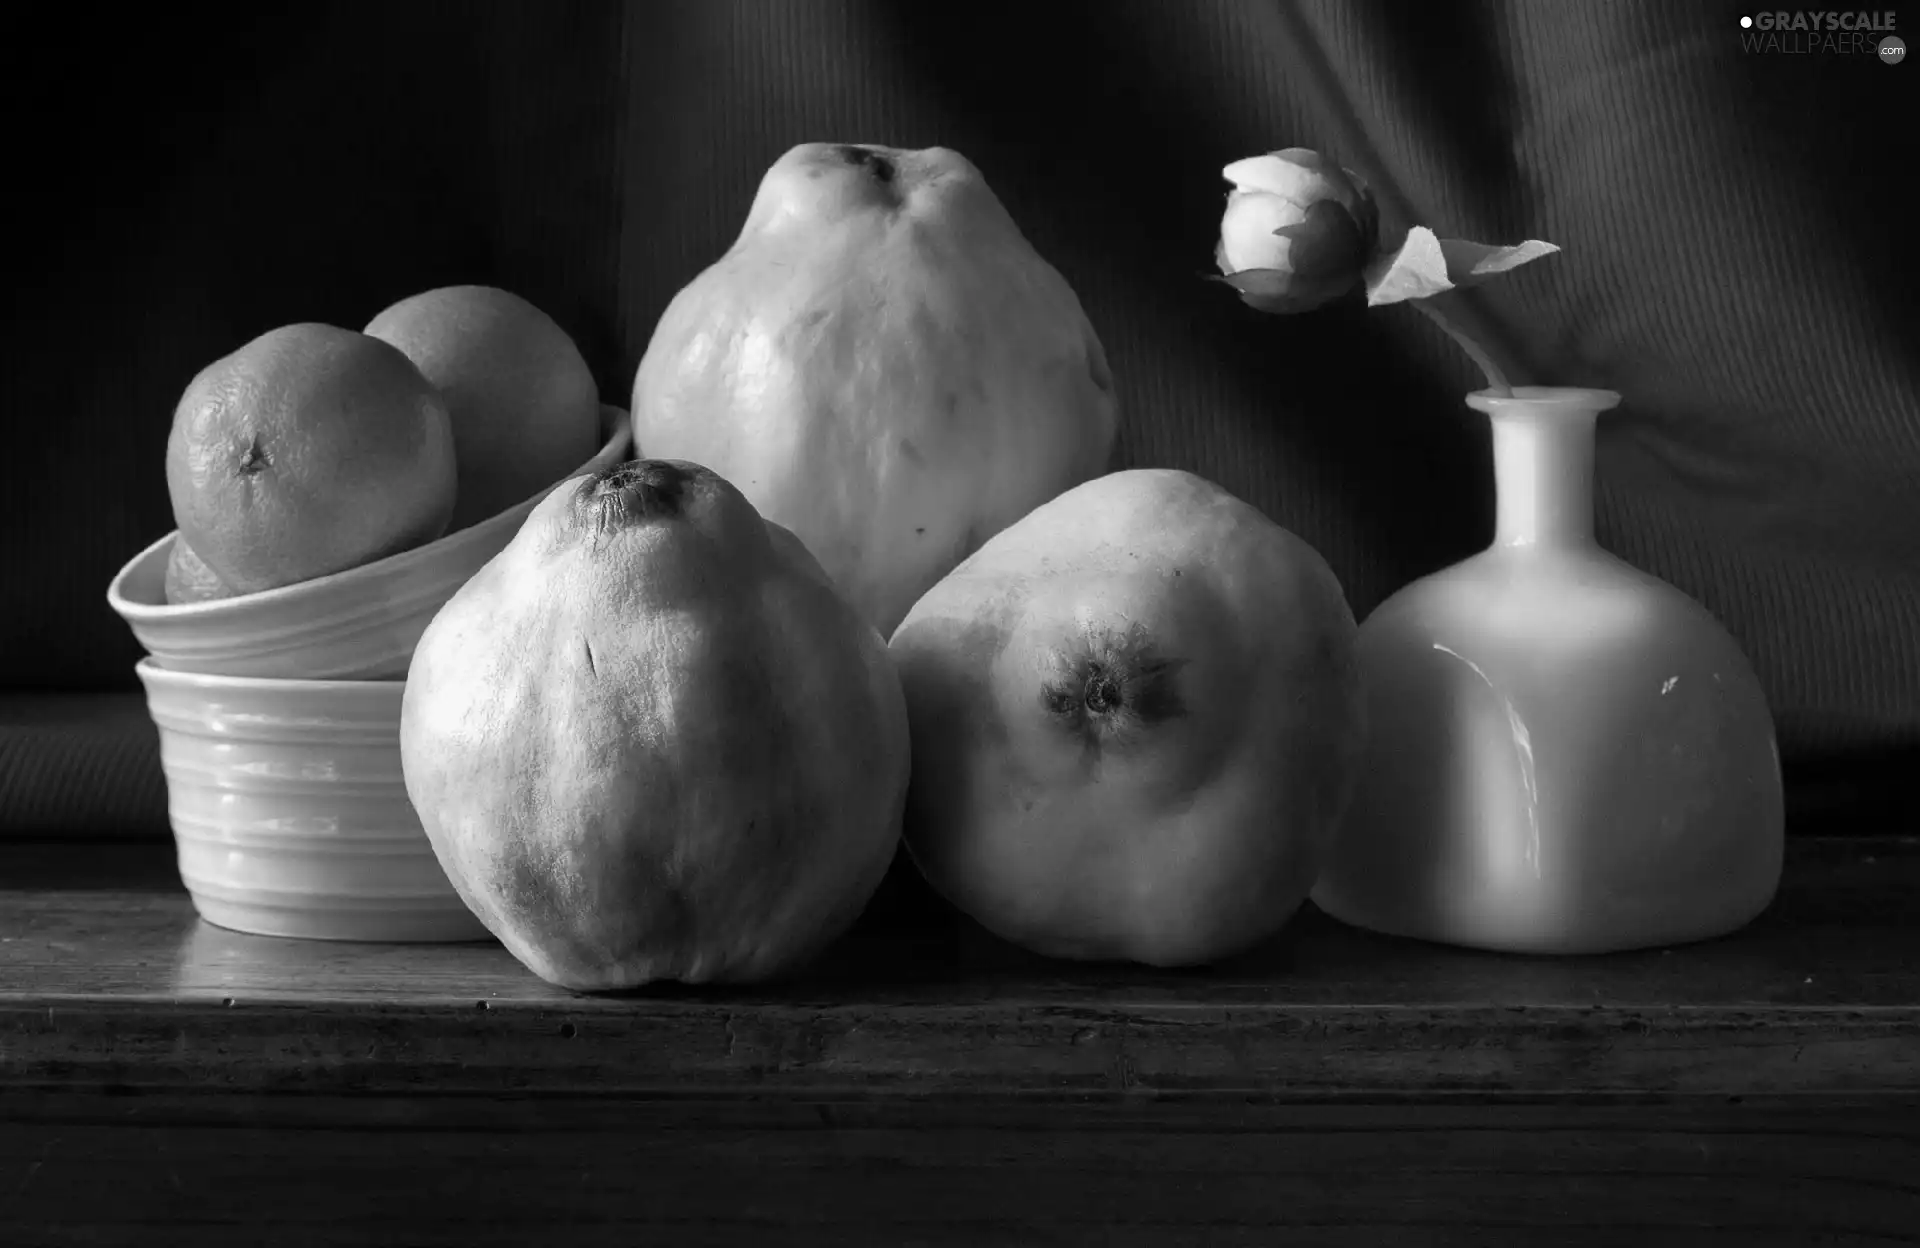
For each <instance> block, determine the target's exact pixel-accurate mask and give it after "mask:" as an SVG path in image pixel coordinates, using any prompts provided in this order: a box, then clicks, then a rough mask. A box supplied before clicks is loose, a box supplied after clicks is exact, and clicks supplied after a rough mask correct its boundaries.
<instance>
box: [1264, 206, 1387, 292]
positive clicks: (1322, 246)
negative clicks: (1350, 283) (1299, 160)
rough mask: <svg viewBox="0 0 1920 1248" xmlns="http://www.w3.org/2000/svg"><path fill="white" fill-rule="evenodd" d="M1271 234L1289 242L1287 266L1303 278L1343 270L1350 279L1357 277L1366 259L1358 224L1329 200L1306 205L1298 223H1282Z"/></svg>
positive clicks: (1328, 274) (1323, 275)
mask: <svg viewBox="0 0 1920 1248" xmlns="http://www.w3.org/2000/svg"><path fill="white" fill-rule="evenodd" d="M1274 233H1275V234H1277V235H1279V236H1280V237H1281V238H1283V239H1287V240H1289V241H1291V242H1292V244H1293V245H1292V247H1291V248H1290V249H1289V250H1288V251H1287V253H1286V255H1287V267H1288V268H1289V269H1292V270H1293V271H1294V272H1295V273H1298V274H1299V275H1300V276H1302V277H1311V278H1321V277H1332V276H1333V275H1335V274H1337V273H1344V274H1346V275H1347V277H1348V278H1349V279H1353V278H1357V276H1358V275H1359V272H1360V266H1361V265H1362V264H1363V263H1364V262H1365V260H1366V255H1367V248H1366V245H1365V243H1364V242H1363V241H1362V240H1361V237H1360V227H1359V226H1358V225H1356V224H1354V220H1353V217H1352V216H1351V215H1350V214H1349V213H1348V212H1347V210H1346V209H1345V208H1342V207H1341V206H1340V205H1339V204H1337V203H1335V202H1334V201H1333V200H1330V199H1323V200H1321V201H1320V202H1319V203H1317V204H1315V205H1313V206H1312V207H1311V208H1308V209H1307V213H1306V219H1305V220H1303V221H1301V222H1300V223H1299V224H1298V225H1288V226H1282V227H1281V228H1280V229H1277V230H1275V231H1274Z"/></svg>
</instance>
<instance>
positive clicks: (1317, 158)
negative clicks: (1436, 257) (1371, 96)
mask: <svg viewBox="0 0 1920 1248" xmlns="http://www.w3.org/2000/svg"><path fill="white" fill-rule="evenodd" d="M1222 173H1223V174H1224V175H1225V177H1226V179H1227V181H1229V182H1231V183H1233V190H1231V191H1229V192H1228V193H1227V209H1226V213H1225V214H1224V215H1223V216H1222V217H1221V219H1220V246H1219V247H1218V248H1217V249H1216V251H1215V253H1214V260H1215V262H1216V263H1217V264H1218V265H1219V266H1220V272H1221V273H1222V274H1224V275H1225V276H1224V278H1223V280H1224V281H1226V282H1227V284H1229V285H1230V286H1232V287H1234V289H1236V290H1238V291H1239V292H1240V297H1241V298H1242V299H1243V300H1245V301H1246V302H1247V303H1248V304H1249V305H1250V306H1252V307H1255V308H1258V309H1259V310H1260V311H1262V312H1305V311H1307V310H1309V309H1311V308H1317V307H1319V306H1320V305H1321V304H1324V303H1328V302H1330V301H1332V300H1334V299H1337V298H1339V297H1340V296H1341V295H1344V294H1346V293H1347V292H1348V291H1350V290H1352V289H1353V288H1354V287H1356V286H1358V285H1359V284H1360V283H1361V280H1362V277H1361V274H1362V270H1363V269H1364V268H1365V267H1366V264H1367V261H1368V260H1369V259H1371V258H1372V255H1373V251H1374V248H1375V246H1376V245H1377V243H1378V239H1379V232H1380V214H1379V211H1378V209H1376V208H1375V207H1374V203H1373V196H1372V195H1371V194H1370V193H1368V191H1367V187H1366V183H1365V182H1363V181H1361V179H1360V178H1359V176H1358V175H1356V174H1354V173H1353V172H1351V171H1350V170H1346V169H1342V168H1341V167H1340V166H1339V165H1336V164H1334V163H1333V162H1332V161H1330V160H1327V159H1325V158H1324V157H1322V156H1321V155H1320V154H1319V153H1318V152H1314V151H1311V150H1309V149H1307V148H1304V147H1289V148H1287V149H1285V150H1284V151H1279V152H1270V153H1268V154H1267V155H1265V156H1251V157H1248V158H1247V159H1245V160H1236V161H1234V162H1233V163H1232V164H1230V165H1228V166H1227V167H1226V168H1225V169H1224V170H1222Z"/></svg>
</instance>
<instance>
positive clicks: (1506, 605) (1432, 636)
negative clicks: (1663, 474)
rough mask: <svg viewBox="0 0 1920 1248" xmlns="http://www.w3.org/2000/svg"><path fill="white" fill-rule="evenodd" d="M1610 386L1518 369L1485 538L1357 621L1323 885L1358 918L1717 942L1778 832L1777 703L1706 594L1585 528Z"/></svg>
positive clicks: (1374, 922) (1418, 928) (1556, 935)
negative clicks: (1521, 381) (1356, 742)
mask: <svg viewBox="0 0 1920 1248" xmlns="http://www.w3.org/2000/svg"><path fill="white" fill-rule="evenodd" d="M1619 399H1620V396H1619V395H1618V394H1616V393H1614V392H1612V391H1608V390H1592V389H1579V388H1566V387H1542V386H1521V387H1515V388H1514V390H1513V392H1512V394H1510V395H1506V394H1499V393H1496V392H1494V391H1491V390H1487V391H1480V392H1476V393H1474V394H1471V395H1468V396H1467V404H1468V406H1470V407H1473V408H1475V409H1477V410H1479V411H1481V412H1485V413H1486V414H1487V415H1488V417H1489V418H1490V419H1491V422H1492V427H1493V453H1494V475H1495V482H1496V488H1497V490H1498V510H1497V515H1498V519H1497V522H1496V531H1495V537H1494V541H1493V544H1492V545H1491V546H1489V547H1488V548H1487V549H1486V550H1485V551H1483V552H1481V553H1480V554H1477V555H1475V556H1473V557H1471V558H1469V559H1466V560H1464V561H1463V562H1461V563H1458V564H1455V565H1453V566H1452V567H1450V568H1446V569H1444V570H1442V571H1440V572H1437V573H1434V574H1433V575H1431V576H1427V577H1424V578H1422V579H1420V580H1418V581H1415V582H1413V583H1412V584H1410V585H1408V586H1406V587H1405V588H1404V589H1402V590H1400V591H1399V592H1398V593H1396V594H1395V595H1393V597H1391V598H1389V599H1388V600H1387V601H1386V602H1384V603H1382V604H1381V605H1380V606H1379V607H1378V608H1377V609H1376V610H1375V611H1374V612H1373V613H1372V614H1371V615H1369V616H1368V617H1367V619H1366V621H1365V622H1364V623H1363V625H1362V626H1361V629H1360V638H1359V659H1360V668H1361V674H1362V680H1363V683H1364V686H1365V690H1366V700H1367V714H1368V721H1369V728H1368V745H1367V753H1366V761H1365V763H1364V765H1363V768H1362V772H1361V775H1362V779H1361V783H1360V785H1359V788H1358V790H1357V791H1356V794H1355V796H1354V799H1353V802H1352V804H1351V806H1350V807H1349V811H1348V815H1347V818H1346V821H1345V823H1344V825H1343V827H1342V830H1341V834H1340V836H1339V837H1337V838H1336V843H1335V845H1334V846H1333V847H1332V849H1331V853H1330V857H1329V860H1328V864H1327V866H1326V868H1325V870H1324V872H1323V874H1322V875H1321V877H1320V880H1319V882H1318V884H1317V885H1316V887H1315V888H1314V891H1313V900H1314V902H1315V904H1316V905H1318V906H1319V907H1320V908H1321V909H1323V910H1325V911H1327V912H1328V913H1330V914H1332V915H1333V916H1334V917H1336V918H1338V919H1340V920H1342V921H1344V922H1347V923H1350V924H1352V925H1354V926H1357V927H1363V928H1368V929H1372V930H1375V931H1379V932H1383V933H1387V934H1390V935H1396V936H1408V937H1415V938H1419V939H1425V940H1432V941H1439V942H1444V943H1449V944H1456V945H1464V946H1469V947H1475V948H1483V949H1494V950H1501V951H1508V952H1522V953H1547V954H1577V953H1600V952H1608V951H1615V950H1623V949H1634V948H1645V947H1651V946H1658V945H1670V944H1678V943H1682V942H1686V941H1693V940H1702V939H1708V938H1711V937H1714V936H1719V935H1724V934H1725V933H1727V932H1730V931H1733V930H1734V929H1736V928H1739V927H1741V926H1743V925H1745V924H1746V923H1747V922H1749V921H1750V920H1752V919H1753V918H1754V917H1755V916H1757V915H1758V914H1759V913H1760V912H1761V911H1763V910H1764V909H1765V908H1766V907H1767V906H1768V904H1769V903H1770V902H1771V901H1772V899H1773V896H1774V893H1775V891H1776V889H1777V888H1778V885H1779V879H1780V868H1781V859H1782V855H1783V851H1784V848H1785V838H1784V832H1785V818H1784V808H1783V798H1782V793H1781V780H1780V761H1779V753H1778V750H1777V748H1776V745H1775V740H1774V730H1773V720H1772V716H1771V714H1770V713H1769V711H1768V708H1767V704H1766V698H1765V696H1764V694H1763V692H1762V691H1761V688H1760V684H1759V681H1758V679H1757V678H1756V676H1755V675H1754V672H1753V669H1752V667H1751V665H1750V664H1749V663H1748V662H1747V659H1746V656H1745V655H1744V654H1743V653H1742V652H1741V650H1740V647H1739V645H1738V643H1737V642H1736V641H1735V640H1734V638H1733V637H1732V635H1731V634H1729V633H1728V632H1727V630H1726V629H1725V628H1723V627H1722V626H1721V625H1720V623H1719V622H1718V621H1717V620H1716V619H1715V618H1714V617H1713V616H1712V615H1711V614H1710V613H1709V612H1708V611H1707V610H1706V609H1705V608H1703V607H1702V606H1701V605H1700V604H1698V603H1697V602H1695V601H1694V600H1693V599H1691V598H1689V597H1687V596H1686V595H1685V594H1683V593H1681V592H1680V591H1679V590H1678V589H1675V588H1674V587H1673V586H1671V585H1668V584H1667V583H1666V582H1664V581H1661V580H1659V579H1657V578H1655V577H1653V576H1650V575H1648V574H1647V573H1645V572H1642V571H1640V570H1639V569H1637V568H1635V567H1633V566H1632V565H1630V564H1628V563H1626V562H1624V561H1623V560H1621V559H1619V558H1616V557H1615V556H1613V555H1611V554H1609V553H1608V552H1607V551H1605V550H1604V549H1602V548H1601V547H1600V546H1599V545H1598V544H1597V543H1596V541H1595V540H1594V536H1593V502H1592V482H1593V450H1594V429H1595V424H1596V419H1597V417H1598V416H1599V414H1600V413H1601V412H1603V411H1605V410H1607V409H1609V408H1611V407H1613V406H1614V405H1615V404H1617V403H1618V402H1619Z"/></svg>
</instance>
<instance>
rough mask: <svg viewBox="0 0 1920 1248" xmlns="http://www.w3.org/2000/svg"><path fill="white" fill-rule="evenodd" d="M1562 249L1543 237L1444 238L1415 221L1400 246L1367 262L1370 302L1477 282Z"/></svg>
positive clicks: (1371, 304)
mask: <svg viewBox="0 0 1920 1248" xmlns="http://www.w3.org/2000/svg"><path fill="white" fill-rule="evenodd" d="M1559 250H1560V249H1559V248H1558V247H1556V246H1554V245H1553V244H1552V243H1545V242H1541V241H1540V240H1539V239H1528V240H1527V241H1526V242H1524V243H1519V244H1517V245H1515V246H1512V247H1490V246H1488V245H1487V244H1485V243H1474V242H1468V241H1467V240H1466V239H1462V238H1444V239H1443V238H1438V237H1436V236H1435V235H1434V232H1433V231H1432V230H1429V229H1428V228H1427V227H1426V226H1424V225H1416V226H1414V227H1413V228H1412V229H1410V230H1408V231H1407V237H1406V240H1405V241H1404V242H1402V243H1401V244H1400V249H1399V250H1398V251H1396V252H1393V253H1391V254H1387V253H1382V254H1381V255H1379V256H1377V257H1375V258H1374V260H1373V261H1372V262H1371V263H1370V264H1368V265H1367V271H1366V283H1367V306H1368V307H1378V306H1380V305H1381V304H1384V303H1399V302H1400V301H1401V300H1403V299H1430V298H1432V297H1433V296H1434V295H1439V294H1445V293H1446V292H1447V291H1449V290H1453V289H1455V288H1457V287H1461V286H1474V285H1478V284H1479V283H1481V282H1484V281H1486V280H1487V279H1488V278H1490V277H1496V276H1498V275H1499V274H1502V273H1505V272H1507V271H1508V270H1509V269H1515V268H1518V267H1519V266H1521V265H1523V264H1526V263H1527V262H1528V261H1530V260H1538V259H1539V258H1540V257H1542V256H1550V255H1552V254H1553V253H1554V252H1556V251H1559Z"/></svg>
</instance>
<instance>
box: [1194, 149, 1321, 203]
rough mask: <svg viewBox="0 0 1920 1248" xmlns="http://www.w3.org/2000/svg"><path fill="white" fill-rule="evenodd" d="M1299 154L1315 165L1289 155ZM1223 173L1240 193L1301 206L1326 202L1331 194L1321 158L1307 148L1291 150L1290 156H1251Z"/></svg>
mask: <svg viewBox="0 0 1920 1248" xmlns="http://www.w3.org/2000/svg"><path fill="white" fill-rule="evenodd" d="M1299 152H1306V154H1307V155H1308V156H1312V157H1313V159H1314V161H1315V163H1314V164H1312V165H1306V164H1302V163H1300V162H1299V161H1297V160H1294V159H1291V158H1290V157H1289V155H1288V153H1299ZM1220 173H1221V176H1223V177H1225V178H1226V180H1227V181H1229V182H1231V183H1233V185H1234V186H1235V188H1236V189H1238V190H1242V191H1264V192H1266V193H1267V194H1269V195H1278V196H1280V197H1281V198H1282V199H1290V200H1294V201H1296V202H1298V203H1301V204H1308V203H1311V202H1313V201H1314V200H1316V199H1325V198H1327V194H1328V191H1327V179H1326V175H1325V174H1324V173H1322V172H1321V170H1320V168H1319V157H1318V156H1315V155H1314V153H1312V152H1308V151H1307V149H1305V148H1288V149H1287V151H1286V152H1269V153H1268V154H1266V155H1265V156H1249V157H1247V158H1246V159H1245V160H1236V161H1234V162H1233V163H1232V164H1230V165H1228V166H1227V167H1226V168H1225V169H1222V170H1221V171H1220Z"/></svg>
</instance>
